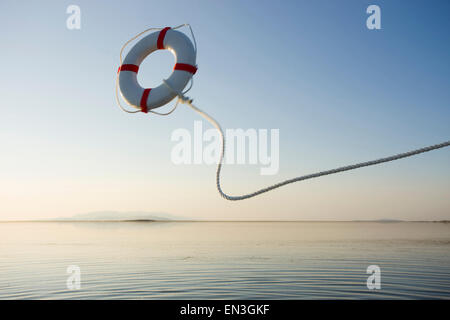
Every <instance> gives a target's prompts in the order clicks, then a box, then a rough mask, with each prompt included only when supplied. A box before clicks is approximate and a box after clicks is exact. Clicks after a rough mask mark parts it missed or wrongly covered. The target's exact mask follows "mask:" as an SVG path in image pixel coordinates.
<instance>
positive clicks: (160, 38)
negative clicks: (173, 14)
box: [156, 27, 170, 49]
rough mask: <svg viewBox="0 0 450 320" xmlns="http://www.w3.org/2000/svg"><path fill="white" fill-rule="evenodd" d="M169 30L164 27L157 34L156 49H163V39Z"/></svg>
mask: <svg viewBox="0 0 450 320" xmlns="http://www.w3.org/2000/svg"><path fill="white" fill-rule="evenodd" d="M169 29H170V27H165V28H164V29H162V30H161V31H160V32H159V36H158V41H157V42H156V47H157V48H158V49H164V38H165V37H166V33H167V30H169Z"/></svg>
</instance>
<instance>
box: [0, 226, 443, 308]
mask: <svg viewBox="0 0 450 320" xmlns="http://www.w3.org/2000/svg"><path fill="white" fill-rule="evenodd" d="M69 265H76V266H79V267H80V270H81V289H80V290H69V289H68V288H67V285H66V281H67V278H68V276H69V275H68V274H67V273H66V270H67V267H68V266H69ZM369 265H378V266H379V267H380V268H381V289H380V290H369V289H368V288H367V286H366V280H367V277H368V276H369V275H367V274H366V269H367V267H368V266H369ZM0 298H1V299H329V298H333V299H334V298H337V299H405V298H406V299H411V298H421V299H434V298H445V299H448V298H450V224H448V223H418V222H399V223H377V222H330V223H329V222H20V223H16V222H14V223H13V222H8V223H0Z"/></svg>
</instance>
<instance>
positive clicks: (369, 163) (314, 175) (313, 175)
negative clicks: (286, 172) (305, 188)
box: [116, 24, 450, 201]
mask: <svg viewBox="0 0 450 320" xmlns="http://www.w3.org/2000/svg"><path fill="white" fill-rule="evenodd" d="M182 26H188V27H189V28H190V30H191V34H192V37H193V39H194V44H195V38H194V33H193V32H192V28H191V26H190V25H188V24H185V25H181V26H178V27H176V28H174V29H177V28H180V27H182ZM161 29H162V28H150V29H147V30H145V31H143V32H141V33H140V34H138V35H137V36H135V37H133V38H132V39H130V40H128V41H127V42H126V43H125V45H124V46H123V47H122V50H121V51H120V65H122V51H123V49H124V47H125V46H126V45H127V44H128V43H130V42H131V41H132V40H134V39H136V38H138V37H139V36H140V35H142V34H144V33H145V32H147V31H149V30H161ZM195 50H196V51H197V45H196V44H195ZM191 79H192V78H191ZM163 83H164V84H165V85H166V86H167V87H168V88H169V89H170V90H171V91H172V92H173V93H175V94H176V95H177V97H178V99H177V101H176V103H175V107H174V108H173V109H172V110H171V111H170V112H168V113H165V114H163V113H158V112H154V111H152V110H149V111H150V112H153V113H155V114H158V115H169V114H170V113H172V112H173V111H174V110H175V109H176V107H177V106H178V104H179V103H182V104H186V105H188V106H189V107H190V108H191V109H192V110H194V111H195V112H197V113H198V114H200V115H201V116H202V117H203V118H205V119H206V120H207V121H208V122H210V123H211V124H212V125H213V126H214V127H215V128H216V129H217V131H219V133H220V137H221V140H222V148H221V151H220V156H219V162H218V164H217V170H216V186H217V190H218V191H219V193H220V195H221V196H222V198H224V199H226V200H231V201H237V200H244V199H249V198H253V197H255V196H257V195H260V194H263V193H266V192H269V191H272V190H274V189H277V188H280V187H283V186H285V185H288V184H291V183H295V182H299V181H304V180H308V179H314V178H318V177H322V176H326V175H331V174H336V173H339V172H344V171H350V170H355V169H359V168H363V167H369V166H374V165H377V164H381V163H385V162H391V161H395V160H399V159H403V158H407V157H412V156H415V155H418V154H421V153H424V152H428V151H432V150H437V149H441V148H445V147H448V146H450V141H445V142H442V143H439V144H435V145H431V146H427V147H423V148H419V149H415V150H411V151H407V152H403V153H398V154H395V155H392V156H389V157H384V158H379V159H375V160H370V161H365V162H360V163H355V164H351V165H347V166H343V167H338V168H334V169H330V170H325V171H319V172H315V173H311V174H306V175H303V176H299V177H295V178H291V179H287V180H284V181H281V182H279V183H276V184H273V185H270V186H268V187H265V188H262V189H259V190H257V191H254V192H251V193H247V194H244V195H236V196H233V195H228V194H226V193H225V192H223V190H222V187H221V184H220V173H221V171H222V164H223V158H224V155H225V142H226V141H225V135H224V133H223V130H222V128H221V126H220V124H219V123H218V122H217V121H216V120H215V119H214V118H213V117H211V116H210V115H209V114H207V113H206V112H205V111H203V110H201V109H199V108H197V107H196V106H194V105H193V104H192V101H193V100H192V99H191V98H189V97H187V96H186V95H185V94H186V93H187V92H188V91H189V90H190V89H191V88H192V82H191V86H190V87H189V88H188V90H186V91H184V92H178V91H176V90H174V89H173V88H172V87H171V86H170V85H169V84H168V83H167V82H166V81H165V80H163ZM116 98H117V101H118V104H119V106H120V107H121V108H122V106H121V105H120V102H119V98H118V95H117V82H116ZM122 110H124V111H126V112H130V113H135V112H140V110H137V111H128V110H126V109H123V108H122Z"/></svg>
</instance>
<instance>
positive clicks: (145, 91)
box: [141, 88, 152, 113]
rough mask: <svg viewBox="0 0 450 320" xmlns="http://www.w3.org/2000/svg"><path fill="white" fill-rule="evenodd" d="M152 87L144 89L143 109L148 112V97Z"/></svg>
mask: <svg viewBox="0 0 450 320" xmlns="http://www.w3.org/2000/svg"><path fill="white" fill-rule="evenodd" d="M151 90H152V89H150V88H148V89H144V92H143V93H142V97H141V111H142V112H144V113H147V112H148V109H147V99H148V95H149V93H150V91H151Z"/></svg>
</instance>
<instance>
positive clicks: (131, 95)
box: [118, 27, 197, 113]
mask: <svg viewBox="0 0 450 320" xmlns="http://www.w3.org/2000/svg"><path fill="white" fill-rule="evenodd" d="M160 49H166V50H169V51H171V52H172V53H173V54H174V55H175V66H174V68H173V69H174V70H173V72H172V74H171V75H170V77H169V78H168V79H167V80H165V81H166V83H167V84H168V85H169V86H170V88H169V86H167V85H165V84H161V85H159V86H158V87H156V88H142V87H141V86H140V85H139V83H138V81H137V73H138V70H139V65H140V64H141V63H142V61H143V60H144V59H145V58H146V57H147V56H148V55H149V54H150V53H152V52H154V51H156V50H160ZM195 61H196V52H195V49H194V46H193V45H192V42H191V40H190V39H189V38H188V37H187V36H186V35H185V34H184V33H182V32H179V31H177V30H173V29H171V28H169V27H167V28H164V29H162V30H161V31H159V32H154V33H151V34H149V35H148V36H146V37H144V38H142V39H141V40H140V41H138V42H137V43H136V44H135V45H134V47H133V48H131V50H130V52H128V54H127V56H126V57H125V59H124V61H123V64H122V65H121V66H120V67H119V70H118V72H119V88H120V93H121V95H122V97H123V98H124V99H125V101H127V102H128V103H129V104H130V105H132V106H134V107H135V108H138V109H140V110H141V111H142V112H145V113H146V112H148V110H151V109H155V108H158V107H161V106H163V105H165V104H166V103H168V102H170V101H171V100H172V99H173V98H175V97H176V95H177V94H176V92H182V91H183V89H184V88H185V87H186V85H187V84H188V82H189V80H190V79H191V78H192V76H193V75H194V74H195V72H196V71H197V66H196V64H195Z"/></svg>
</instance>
